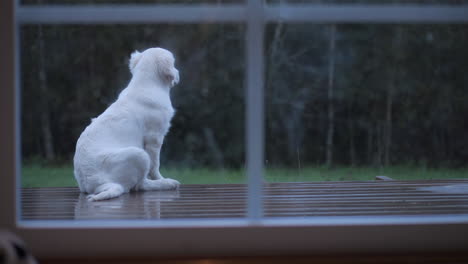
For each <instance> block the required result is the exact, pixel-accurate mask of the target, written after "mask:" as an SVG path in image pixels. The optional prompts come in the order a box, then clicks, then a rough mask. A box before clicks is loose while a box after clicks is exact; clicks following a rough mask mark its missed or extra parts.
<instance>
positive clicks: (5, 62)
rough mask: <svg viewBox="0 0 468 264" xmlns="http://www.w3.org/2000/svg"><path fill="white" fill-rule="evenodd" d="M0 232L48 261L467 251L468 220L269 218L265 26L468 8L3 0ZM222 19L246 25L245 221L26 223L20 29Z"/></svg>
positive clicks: (460, 14) (424, 16) (432, 18)
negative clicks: (27, 0)
mask: <svg viewBox="0 0 468 264" xmlns="http://www.w3.org/2000/svg"><path fill="white" fill-rule="evenodd" d="M0 4H1V6H0V12H1V13H0V26H1V41H0V45H1V46H0V67H2V68H1V72H0V74H1V75H0V155H1V156H0V169H1V171H2V174H1V176H0V177H1V184H0V203H1V207H0V208H1V209H0V210H1V211H0V227H1V228H7V229H10V230H12V231H14V232H16V233H17V234H19V235H20V236H21V237H22V238H23V239H25V240H26V242H27V243H28V244H29V246H30V247H31V248H32V250H33V252H34V254H36V255H38V256H42V257H61V256H66V257H85V256H93V257H105V256H116V254H117V255H119V256H129V257H131V256H178V257H180V256H225V255H230V256H236V255H243V256H246V255H279V254H285V253H287V254H314V253H321V254H322V253H397V252H404V253H407V252H438V251H463V250H467V249H468V236H467V235H466V234H468V215H448V216H433V217H432V216H431V217H428V216H425V217H422V216H382V217H365V216H358V217H310V218H275V219H272V218H264V217H263V206H262V195H261V192H262V188H261V187H262V176H263V170H264V167H263V160H264V159H263V157H264V88H263V86H264V76H263V72H264V54H263V52H264V51H263V42H264V39H263V38H264V36H263V34H264V28H265V23H268V22H275V21H283V22H285V23H297V22H313V23H437V24H440V23H463V24H466V23H468V15H467V14H468V6H466V5H462V6H439V5H431V6H418V5H375V4H374V5H306V4H303V5H287V4H279V5H271V6H270V5H265V4H264V3H263V1H261V0H246V3H245V4H238V5H232V4H230V5H222V4H217V5H208V4H201V5H179V6H175V5H144V6H142V5H98V6H49V5H46V6H37V7H36V6H20V5H18V4H17V3H15V2H14V1H13V0H2V1H0ZM116 22H119V23H127V24H129V23H158V22H169V23H219V22H237V23H243V24H245V25H246V29H247V32H246V63H247V67H246V138H247V140H246V152H247V155H246V162H247V176H248V206H247V217H246V218H242V219H218V220H216V219H211V220H210V219H208V220H171V221H168V220H158V221H149V220H148V221H141V220H138V221H83V220H80V221H22V220H21V219H20V212H19V210H20V209H19V208H20V206H19V202H20V201H19V192H20V165H19V164H20V162H21V156H20V148H19V146H20V142H19V141H20V125H19V116H20V109H19V105H20V96H19V95H20V92H19V90H20V89H19V87H20V78H19V72H20V65H19V49H18V47H19V45H18V44H19V38H18V32H19V27H20V25H22V24H30V23H32V24H34V23H48V24H50V23H56V24H67V23H74V24H76V23H78V24H112V23H116Z"/></svg>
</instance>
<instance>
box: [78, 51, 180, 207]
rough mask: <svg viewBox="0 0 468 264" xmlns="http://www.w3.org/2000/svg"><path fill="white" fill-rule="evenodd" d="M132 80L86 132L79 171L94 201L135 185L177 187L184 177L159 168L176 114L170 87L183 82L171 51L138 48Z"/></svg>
mask: <svg viewBox="0 0 468 264" xmlns="http://www.w3.org/2000/svg"><path fill="white" fill-rule="evenodd" d="M129 67H130V71H131V73H132V79H131V81H130V83H129V84H128V86H127V88H125V89H124V90H123V91H122V92H121V93H120V95H119V97H118V99H117V101H115V102H114V103H113V104H112V105H110V106H109V107H108V108H107V109H106V110H105V111H104V112H103V113H102V114H101V115H100V116H98V117H97V118H94V119H93V120H92V121H91V124H90V125H89V126H88V127H86V129H85V130H84V131H83V133H82V134H81V136H80V138H79V139H78V142H77V143H76V152H75V157H74V160H73V161H74V173H75V178H76V181H77V182H78V185H79V187H80V190H81V191H82V192H86V193H89V194H90V195H88V200H89V201H98V200H104V199H110V198H114V197H118V196H120V195H121V194H123V193H126V192H129V191H130V190H144V191H151V190H171V189H176V188H177V187H178V186H179V184H180V183H179V182H178V181H176V180H172V179H166V178H163V176H162V175H161V174H160V173H159V153H160V150H161V146H162V144H163V140H164V136H165V135H166V133H167V131H168V130H169V127H170V121H171V118H172V116H173V115H174V109H173V108H172V104H171V100H170V96H169V92H170V89H171V87H172V86H174V85H175V84H177V83H178V82H179V71H178V70H177V69H176V68H175V67H174V57H173V55H172V53H171V52H169V51H167V50H165V49H161V48H151V49H147V50H145V51H144V52H142V53H140V52H138V51H135V52H134V53H133V54H132V55H131V57H130V62H129Z"/></svg>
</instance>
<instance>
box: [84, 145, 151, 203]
mask: <svg viewBox="0 0 468 264" xmlns="http://www.w3.org/2000/svg"><path fill="white" fill-rule="evenodd" d="M102 159H103V162H102V168H101V169H102V174H101V175H100V177H97V178H99V179H101V181H100V183H99V185H97V187H96V189H94V190H93V194H91V195H89V196H88V200H89V201H99V200H105V199H111V198H115V197H118V196H120V195H122V194H123V193H126V192H128V191H129V190H130V189H132V188H134V187H135V186H136V185H137V184H139V183H140V182H142V180H143V179H144V178H146V176H147V175H148V171H149V166H150V160H149V156H148V154H146V152H145V151H144V150H143V149H140V148H137V147H127V148H122V149H119V150H116V151H111V152H107V153H105V154H102Z"/></svg>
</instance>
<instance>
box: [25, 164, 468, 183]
mask: <svg viewBox="0 0 468 264" xmlns="http://www.w3.org/2000/svg"><path fill="white" fill-rule="evenodd" d="M161 172H162V174H163V175H164V176H165V177H169V178H174V179H177V180H179V181H180V182H181V183H182V184H222V183H244V182H245V172H244V170H240V169H239V170H230V169H225V170H216V169H208V168H197V169H189V168H183V169H177V168H170V169H163V170H162V171H161ZM377 175H385V176H388V177H391V178H393V179H395V180H418V179H456V178H468V168H463V169H446V168H444V169H432V168H431V169H429V168H423V167H410V166H393V167H388V168H383V169H379V168H369V167H337V168H333V169H327V168H325V167H306V168H302V169H300V170H299V169H284V168H274V169H273V168H268V169H267V170H266V172H265V179H266V181H267V182H304V181H365V180H374V178H375V176H377ZM22 186H23V187H65V186H77V184H76V181H75V178H74V177H73V168H72V167H71V166H60V167H59V166H54V167H52V166H40V165H25V166H23V168H22Z"/></svg>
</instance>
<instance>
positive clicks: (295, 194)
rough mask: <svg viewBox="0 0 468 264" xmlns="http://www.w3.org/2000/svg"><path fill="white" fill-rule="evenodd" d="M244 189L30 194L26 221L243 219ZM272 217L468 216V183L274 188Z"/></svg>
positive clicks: (269, 206) (25, 196) (26, 192)
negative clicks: (107, 195) (99, 197)
mask: <svg viewBox="0 0 468 264" xmlns="http://www.w3.org/2000/svg"><path fill="white" fill-rule="evenodd" d="M246 198H247V188H246V185H243V184H219V185H216V184H215V185H202V184H194V185H182V186H181V187H180V189H179V190H177V191H162V192H131V193H128V194H125V195H122V196H121V197H118V198H115V199H111V200H107V201H100V202H88V201H87V200H86V195H85V194H82V193H80V192H79V190H78V189H77V188H73V187H61V188H24V189H22V193H21V199H22V203H21V209H22V210H21V216H22V219H24V220H70V219H171V218H238V217H245V215H246V201H247V199H246ZM264 206H265V216H267V217H285V216H288V217H289V216H292V217H304V216H310V217H313V216H355V215H364V216H377V215H379V216H381V215H447V214H468V180H467V179H463V180H421V181H363V182H304V183H269V184H265V185H264Z"/></svg>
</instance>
